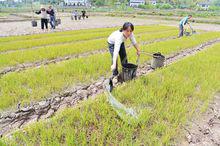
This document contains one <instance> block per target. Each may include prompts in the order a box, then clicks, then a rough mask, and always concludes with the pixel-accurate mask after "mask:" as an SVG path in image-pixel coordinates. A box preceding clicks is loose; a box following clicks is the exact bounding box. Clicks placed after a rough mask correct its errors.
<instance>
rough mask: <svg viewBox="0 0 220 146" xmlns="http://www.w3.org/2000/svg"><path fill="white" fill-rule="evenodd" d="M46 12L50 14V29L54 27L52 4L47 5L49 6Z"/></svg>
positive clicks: (54, 18) (54, 19)
mask: <svg viewBox="0 0 220 146" xmlns="http://www.w3.org/2000/svg"><path fill="white" fill-rule="evenodd" d="M47 13H48V14H49V16H50V26H51V29H55V27H56V17H55V12H54V9H53V8H52V6H49V8H48V10H47Z"/></svg>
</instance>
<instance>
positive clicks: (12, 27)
mask: <svg viewBox="0 0 220 146" xmlns="http://www.w3.org/2000/svg"><path fill="white" fill-rule="evenodd" d="M61 20H62V22H61V23H62V24H61V25H60V26H58V27H57V29H56V30H55V31H64V30H77V29H88V28H103V27H114V26H121V25H122V24H123V23H124V22H126V21H130V22H132V23H134V24H135V25H151V24H164V25H171V26H177V27H178V22H177V21H169V20H160V19H149V18H131V17H128V18H126V17H107V16H91V17H89V19H86V20H81V21H73V20H71V18H70V17H66V15H65V17H62V18H61ZM193 26H194V28H195V29H201V30H207V31H220V27H219V25H217V24H202V23H201V24H200V23H195V24H193ZM48 32H53V31H52V30H49V31H48ZM35 33H45V32H43V31H42V30H41V29H40V21H39V20H38V27H36V28H33V27H32V26H31V22H30V20H29V21H17V22H0V36H10V35H22V34H35Z"/></svg>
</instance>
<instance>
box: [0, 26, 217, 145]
mask: <svg viewBox="0 0 220 146" xmlns="http://www.w3.org/2000/svg"><path fill="white" fill-rule="evenodd" d="M117 29H119V27H112V28H97V29H85V30H74V31H64V32H55V33H47V34H34V35H23V36H10V37H2V38H1V39H0V117H1V115H4V114H5V113H6V114H7V113H9V115H12V114H10V112H11V111H16V110H18V109H20V107H28V106H30V105H31V104H32V103H38V102H41V101H44V100H46V99H48V98H49V97H50V96H51V95H53V94H58V95H59V94H61V93H62V91H65V90H66V89H72V88H74V87H78V86H79V85H88V86H89V85H91V84H92V83H94V82H95V83H96V82H98V80H99V79H100V78H105V79H107V78H108V77H109V76H110V74H111V71H110V66H111V57H110V54H109V52H108V48H107V37H108V36H109V35H110V34H111V32H112V31H114V30H117ZM197 32H198V33H197V34H195V35H192V36H188V37H182V38H177V34H178V29H177V28H176V27H172V26H164V25H146V26H136V27H135V31H134V34H135V37H136V39H137V41H138V43H139V44H140V46H141V50H142V51H145V52H150V53H155V52H161V53H162V54H164V55H165V56H171V55H173V54H181V53H182V52H184V51H186V50H190V49H192V48H195V47H201V46H202V45H204V44H205V43H207V42H210V41H213V40H218V41H215V42H213V43H211V44H210V45H209V46H208V47H207V48H206V49H204V50H201V51H198V52H197V53H195V54H193V55H191V54H189V56H187V57H184V58H183V59H180V60H178V61H177V60H176V61H174V62H173V63H172V64H169V65H168V66H166V67H163V68H161V69H156V70H154V71H153V72H151V73H149V74H147V75H141V76H138V77H137V78H135V79H134V80H131V81H128V82H125V83H123V84H120V85H118V86H117V87H115V88H114V90H113V92H112V94H113V95H114V97H115V98H117V100H119V101H120V102H121V103H122V104H123V105H125V106H126V107H135V108H136V109H139V111H140V112H139V116H138V118H137V119H131V120H123V119H122V118H120V116H119V115H118V113H117V112H116V111H115V110H114V109H113V108H112V106H111V105H110V104H109V102H108V100H107V98H106V94H104V92H100V93H99V94H97V95H95V96H93V98H90V96H88V97H86V100H83V101H80V102H78V103H77V104H74V106H70V107H65V108H62V110H59V111H57V112H56V113H55V114H54V115H53V116H51V117H50V118H46V119H41V120H38V121H35V122H30V123H29V124H26V125H22V126H18V127H16V128H12V129H10V131H9V130H8V131H7V132H5V133H3V132H2V131H1V129H0V132H2V134H1V138H0V145H12V146H16V145H19V146H20V145H27V146H29V145H30V146H32V145H36V146H38V145H43V146H48V145H51V146H56V145H57V146H58V145H67V146H74V145H177V143H178V142H179V140H180V139H181V138H183V137H184V136H182V135H184V134H183V133H184V130H183V128H182V126H184V125H186V123H187V121H189V120H191V119H193V118H194V117H195V116H198V115H200V114H201V113H202V112H205V111H206V109H207V108H208V107H209V102H210V101H211V100H213V97H214V95H216V94H218V93H219V92H220V82H219V81H220V57H219V56H220V41H219V40H220V32H216V31H215V32H212V31H197ZM126 46H127V54H128V60H129V62H135V61H136V59H137V55H136V51H135V49H134V48H133V47H132V46H131V44H130V42H129V41H127V42H126ZM151 59H152V58H151V57H150V56H147V55H144V54H141V56H140V66H146V64H147V63H148V62H149V61H151ZM64 98H65V97H64ZM87 98H88V99H87ZM18 105H19V106H18ZM13 116H14V117H16V116H17V117H18V118H19V116H20V115H16V112H15V115H13ZM2 117H3V116H2ZM2 117H1V118H0V128H2V129H3V128H4V126H1V124H2V125H4V121H7V120H5V119H6V118H5V119H3V118H2ZM9 117H10V116H9ZM3 120H4V121H3ZM6 126H7V125H6ZM219 141H220V139H219ZM217 142H218V141H217ZM219 144H220V142H219Z"/></svg>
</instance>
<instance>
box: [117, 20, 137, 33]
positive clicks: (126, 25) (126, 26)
mask: <svg viewBox="0 0 220 146" xmlns="http://www.w3.org/2000/svg"><path fill="white" fill-rule="evenodd" d="M129 27H130V28H131V30H132V31H134V25H133V24H132V23H131V22H125V23H124V25H123V26H122V28H121V29H120V32H122V31H123V30H127V29H128V28H129Z"/></svg>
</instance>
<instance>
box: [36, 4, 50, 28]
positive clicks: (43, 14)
mask: <svg viewBox="0 0 220 146" xmlns="http://www.w3.org/2000/svg"><path fill="white" fill-rule="evenodd" d="M35 13H36V14H38V15H39V14H41V29H42V30H44V26H45V27H46V30H48V16H47V15H48V13H47V11H46V9H45V8H44V7H41V10H40V11H38V12H35Z"/></svg>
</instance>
